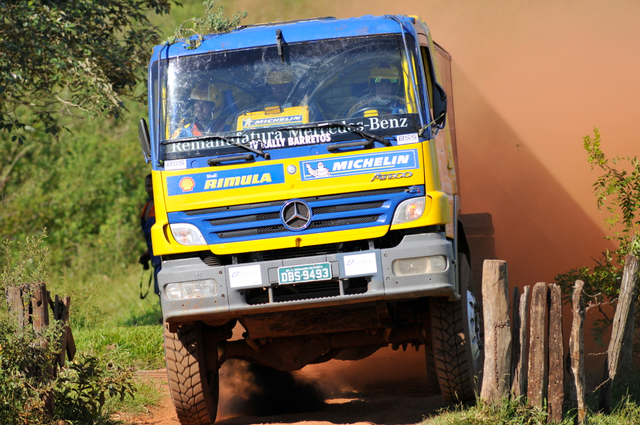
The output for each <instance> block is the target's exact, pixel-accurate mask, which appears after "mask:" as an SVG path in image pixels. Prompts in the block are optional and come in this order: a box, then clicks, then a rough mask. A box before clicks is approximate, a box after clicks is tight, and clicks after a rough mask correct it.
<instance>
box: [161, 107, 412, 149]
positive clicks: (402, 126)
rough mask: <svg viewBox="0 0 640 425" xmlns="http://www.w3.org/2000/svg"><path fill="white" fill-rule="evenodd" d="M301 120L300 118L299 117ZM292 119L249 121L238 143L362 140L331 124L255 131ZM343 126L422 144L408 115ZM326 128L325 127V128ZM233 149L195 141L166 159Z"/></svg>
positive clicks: (266, 145)
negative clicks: (267, 121) (410, 131)
mask: <svg viewBox="0 0 640 425" xmlns="http://www.w3.org/2000/svg"><path fill="white" fill-rule="evenodd" d="M296 116H299V115H296ZM283 118H290V117H288V116H287V117H270V118H255V119H254V118H245V119H246V120H249V119H251V120H252V121H251V122H252V124H251V127H248V128H247V129H245V130H241V131H237V132H235V134H234V136H235V137H236V138H235V139H234V141H235V142H236V143H242V144H246V145H248V146H251V147H252V148H254V149H281V148H289V147H297V146H308V145H318V144H325V143H330V142H332V141H333V142H335V141H341V140H350V139H351V140H352V139H354V138H357V137H358V136H356V135H354V134H353V133H351V132H350V131H349V130H347V129H344V128H339V127H330V126H328V125H326V124H331V122H330V121H329V122H327V123H320V125H321V126H320V127H316V128H306V129H287V130H278V129H277V128H273V129H270V128H268V127H269V126H272V127H274V126H276V125H278V126H281V125H285V126H286V125H291V124H295V123H294V122H277V123H276V122H270V123H267V124H269V125H265V126H262V127H263V128H262V129H260V128H255V127H256V125H255V123H256V122H257V121H262V120H280V119H283ZM336 122H339V123H341V124H345V125H350V126H353V127H354V128H357V129H358V130H361V131H367V132H378V133H379V134H384V135H396V134H397V136H395V137H396V139H397V140H398V144H399V145H401V144H408V143H415V142H418V141H419V139H418V135H417V134H416V133H406V131H409V129H410V128H415V116H414V115H412V114H406V115H389V116H383V117H377V116H376V117H367V118H357V119H356V120H341V121H336ZM323 124H325V125H324V126H322V125H323ZM231 146H232V145H230V144H229V143H226V142H225V141H223V140H220V139H214V140H193V141H188V142H187V141H185V142H176V143H171V144H168V145H166V148H165V149H166V151H165V155H166V159H167V160H171V159H177V158H191V157H197V156H207V155H217V154H218V153H219V152H222V151H220V149H221V148H222V149H224V148H229V147H231Z"/></svg>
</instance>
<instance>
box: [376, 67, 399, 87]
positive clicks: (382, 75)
mask: <svg viewBox="0 0 640 425" xmlns="http://www.w3.org/2000/svg"><path fill="white" fill-rule="evenodd" d="M381 80H388V81H389V82H391V83H393V84H397V83H398V82H399V81H400V71H398V68H397V67H396V66H395V65H391V64H389V63H387V62H381V63H380V64H378V65H376V66H374V67H373V68H371V70H370V71H369V83H370V84H372V83H378V82H380V81H381Z"/></svg>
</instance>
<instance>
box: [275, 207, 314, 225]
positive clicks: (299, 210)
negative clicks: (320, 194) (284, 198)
mask: <svg viewBox="0 0 640 425" xmlns="http://www.w3.org/2000/svg"><path fill="white" fill-rule="evenodd" d="M280 218H281V219H282V223H283V224H284V227H286V228H287V229H289V230H292V231H300V230H304V229H306V228H307V227H308V226H309V224H310V223H311V207H309V204H307V203H306V202H304V201H289V202H287V203H286V204H284V206H283V207H282V211H281V212H280Z"/></svg>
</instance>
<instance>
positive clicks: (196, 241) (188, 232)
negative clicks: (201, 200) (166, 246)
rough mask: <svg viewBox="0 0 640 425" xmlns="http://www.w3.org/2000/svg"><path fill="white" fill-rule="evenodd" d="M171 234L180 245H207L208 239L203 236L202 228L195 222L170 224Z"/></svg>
mask: <svg viewBox="0 0 640 425" xmlns="http://www.w3.org/2000/svg"><path fill="white" fill-rule="evenodd" d="M169 227H170V228H171V234H172V235H173V237H174V239H175V240H176V242H178V243H179V244H180V245H206V244H207V241H205V240H204V237H202V233H200V230H198V228H197V227H196V226H194V225H193V224H187V223H174V224H170V225H169Z"/></svg>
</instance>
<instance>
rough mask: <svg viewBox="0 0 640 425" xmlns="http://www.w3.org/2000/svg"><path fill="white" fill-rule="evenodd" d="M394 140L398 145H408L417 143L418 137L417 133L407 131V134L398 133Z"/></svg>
mask: <svg viewBox="0 0 640 425" xmlns="http://www.w3.org/2000/svg"><path fill="white" fill-rule="evenodd" d="M396 141H397V142H398V145H408V144H409V143H418V142H419V141H420V139H418V133H409V134H398V135H397V136H396Z"/></svg>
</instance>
